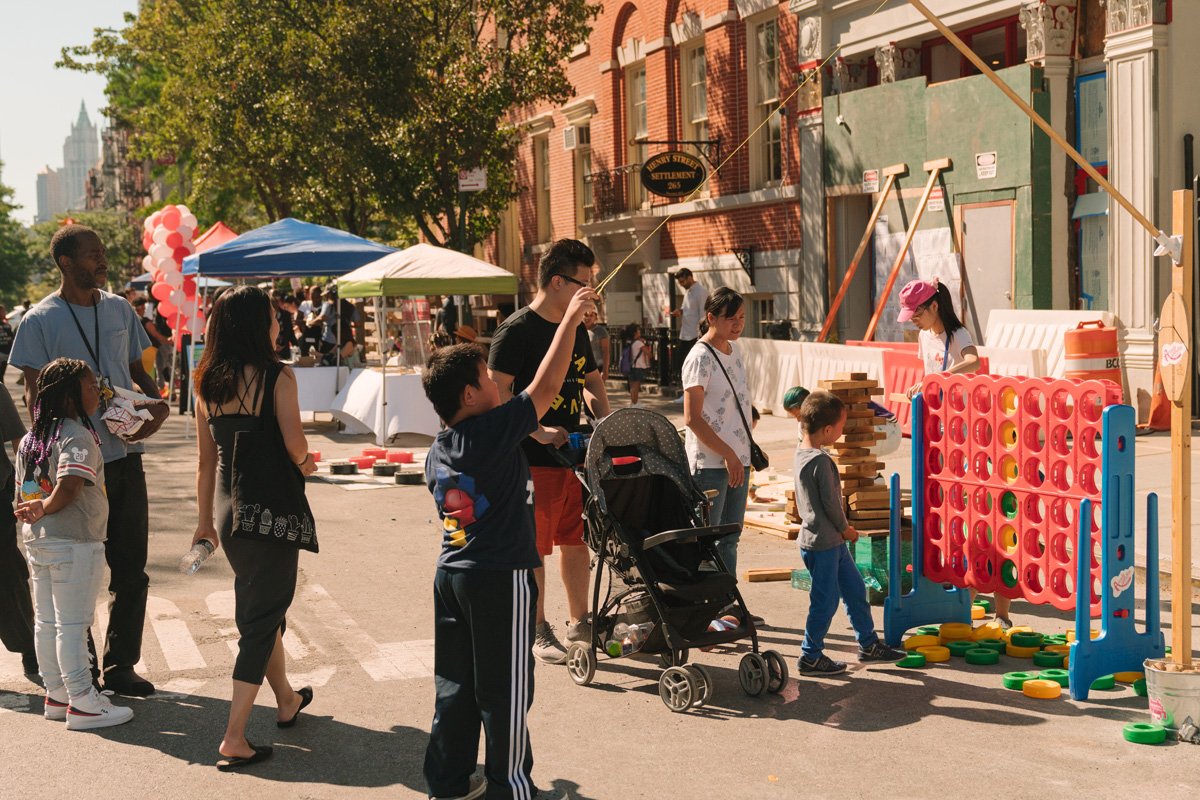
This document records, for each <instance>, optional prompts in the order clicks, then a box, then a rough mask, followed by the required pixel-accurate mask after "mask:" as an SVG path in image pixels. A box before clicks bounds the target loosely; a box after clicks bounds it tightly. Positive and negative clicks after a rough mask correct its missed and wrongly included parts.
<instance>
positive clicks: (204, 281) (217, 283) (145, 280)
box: [129, 272, 233, 289]
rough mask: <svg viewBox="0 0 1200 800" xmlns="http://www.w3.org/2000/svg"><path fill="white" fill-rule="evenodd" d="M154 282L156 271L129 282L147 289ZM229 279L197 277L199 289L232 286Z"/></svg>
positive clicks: (145, 273)
mask: <svg viewBox="0 0 1200 800" xmlns="http://www.w3.org/2000/svg"><path fill="white" fill-rule="evenodd" d="M152 283H154V273H152V272H143V273H142V274H141V275H138V276H137V277H136V278H134V279H133V280H131V281H130V282H129V285H130V286H131V287H133V288H134V289H146V288H149V286H150V284H152ZM232 285H233V284H232V283H230V282H229V281H223V280H219V279H217V278H205V277H203V276H201V277H199V278H197V279H196V288H198V289H219V288H220V287H222V286H232Z"/></svg>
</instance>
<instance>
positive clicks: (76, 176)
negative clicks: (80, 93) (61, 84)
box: [59, 101, 100, 210]
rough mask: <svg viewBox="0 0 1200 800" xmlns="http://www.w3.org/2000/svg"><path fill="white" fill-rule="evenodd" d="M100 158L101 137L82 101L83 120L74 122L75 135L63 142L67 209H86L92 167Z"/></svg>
mask: <svg viewBox="0 0 1200 800" xmlns="http://www.w3.org/2000/svg"><path fill="white" fill-rule="evenodd" d="M99 160H100V137H99V134H98V131H97V129H96V126H95V125H93V124H92V121H91V120H90V119H88V113H87V107H86V106H85V105H84V104H83V102H82V101H80V103H79V119H77V120H76V121H75V122H74V123H73V124H72V125H71V135H70V136H68V137H67V139H66V141H65V142H63V168H62V170H60V175H59V177H60V180H59V183H60V185H61V187H62V196H63V200H64V201H65V202H66V208H65V209H62V210H70V209H73V208H84V206H85V205H86V197H87V179H88V170H89V169H91V168H92V167H94V166H96V162H97V161H99Z"/></svg>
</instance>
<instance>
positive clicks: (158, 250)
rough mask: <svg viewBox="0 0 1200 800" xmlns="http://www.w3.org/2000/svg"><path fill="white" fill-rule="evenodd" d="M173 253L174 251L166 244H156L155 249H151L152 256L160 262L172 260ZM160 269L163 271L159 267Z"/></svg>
mask: <svg viewBox="0 0 1200 800" xmlns="http://www.w3.org/2000/svg"><path fill="white" fill-rule="evenodd" d="M173 252H174V251H173V250H172V249H171V248H169V247H167V246H166V245H165V244H156V245H154V247H151V248H150V255H151V256H153V257H154V260H155V261H160V262H161V261H162V260H163V259H167V260H170V258H171V254H172V253H173ZM159 269H162V267H159Z"/></svg>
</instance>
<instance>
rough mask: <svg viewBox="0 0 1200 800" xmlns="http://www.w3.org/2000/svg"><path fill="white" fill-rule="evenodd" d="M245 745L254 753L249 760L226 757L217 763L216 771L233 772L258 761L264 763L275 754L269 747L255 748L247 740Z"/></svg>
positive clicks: (239, 757)
mask: <svg viewBox="0 0 1200 800" xmlns="http://www.w3.org/2000/svg"><path fill="white" fill-rule="evenodd" d="M246 744H249V745H250V749H251V750H253V751H254V755H252V756H250V757H249V758H242V757H241V756H231V757H228V758H226V759H225V760H224V761H218V762H217V769H219V770H220V771H221V772H233V771H234V770H236V769H241V768H242V767H248V766H250V765H251V764H257V763H258V762H260V761H266V760H267V759H268V758H270V757H271V753H273V752H275V751H274V749H273V748H271V747H270V746H269V745H263V746H262V747H255V746H254V745H253V744H250V741H249V740H247V741H246Z"/></svg>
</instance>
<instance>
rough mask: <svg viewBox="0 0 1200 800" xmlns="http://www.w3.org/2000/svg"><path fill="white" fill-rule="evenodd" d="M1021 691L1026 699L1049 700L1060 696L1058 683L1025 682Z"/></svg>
mask: <svg viewBox="0 0 1200 800" xmlns="http://www.w3.org/2000/svg"><path fill="white" fill-rule="evenodd" d="M1022 649H1028V648H1022ZM1021 691H1023V692H1024V693H1025V695H1026V696H1027V697H1037V698H1039V699H1043V700H1049V699H1051V698H1054V697H1058V696H1059V695H1060V694H1062V686H1061V685H1060V684H1059V682H1058V681H1046V680H1032V681H1025V683H1024V684H1023V685H1022V686H1021Z"/></svg>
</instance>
